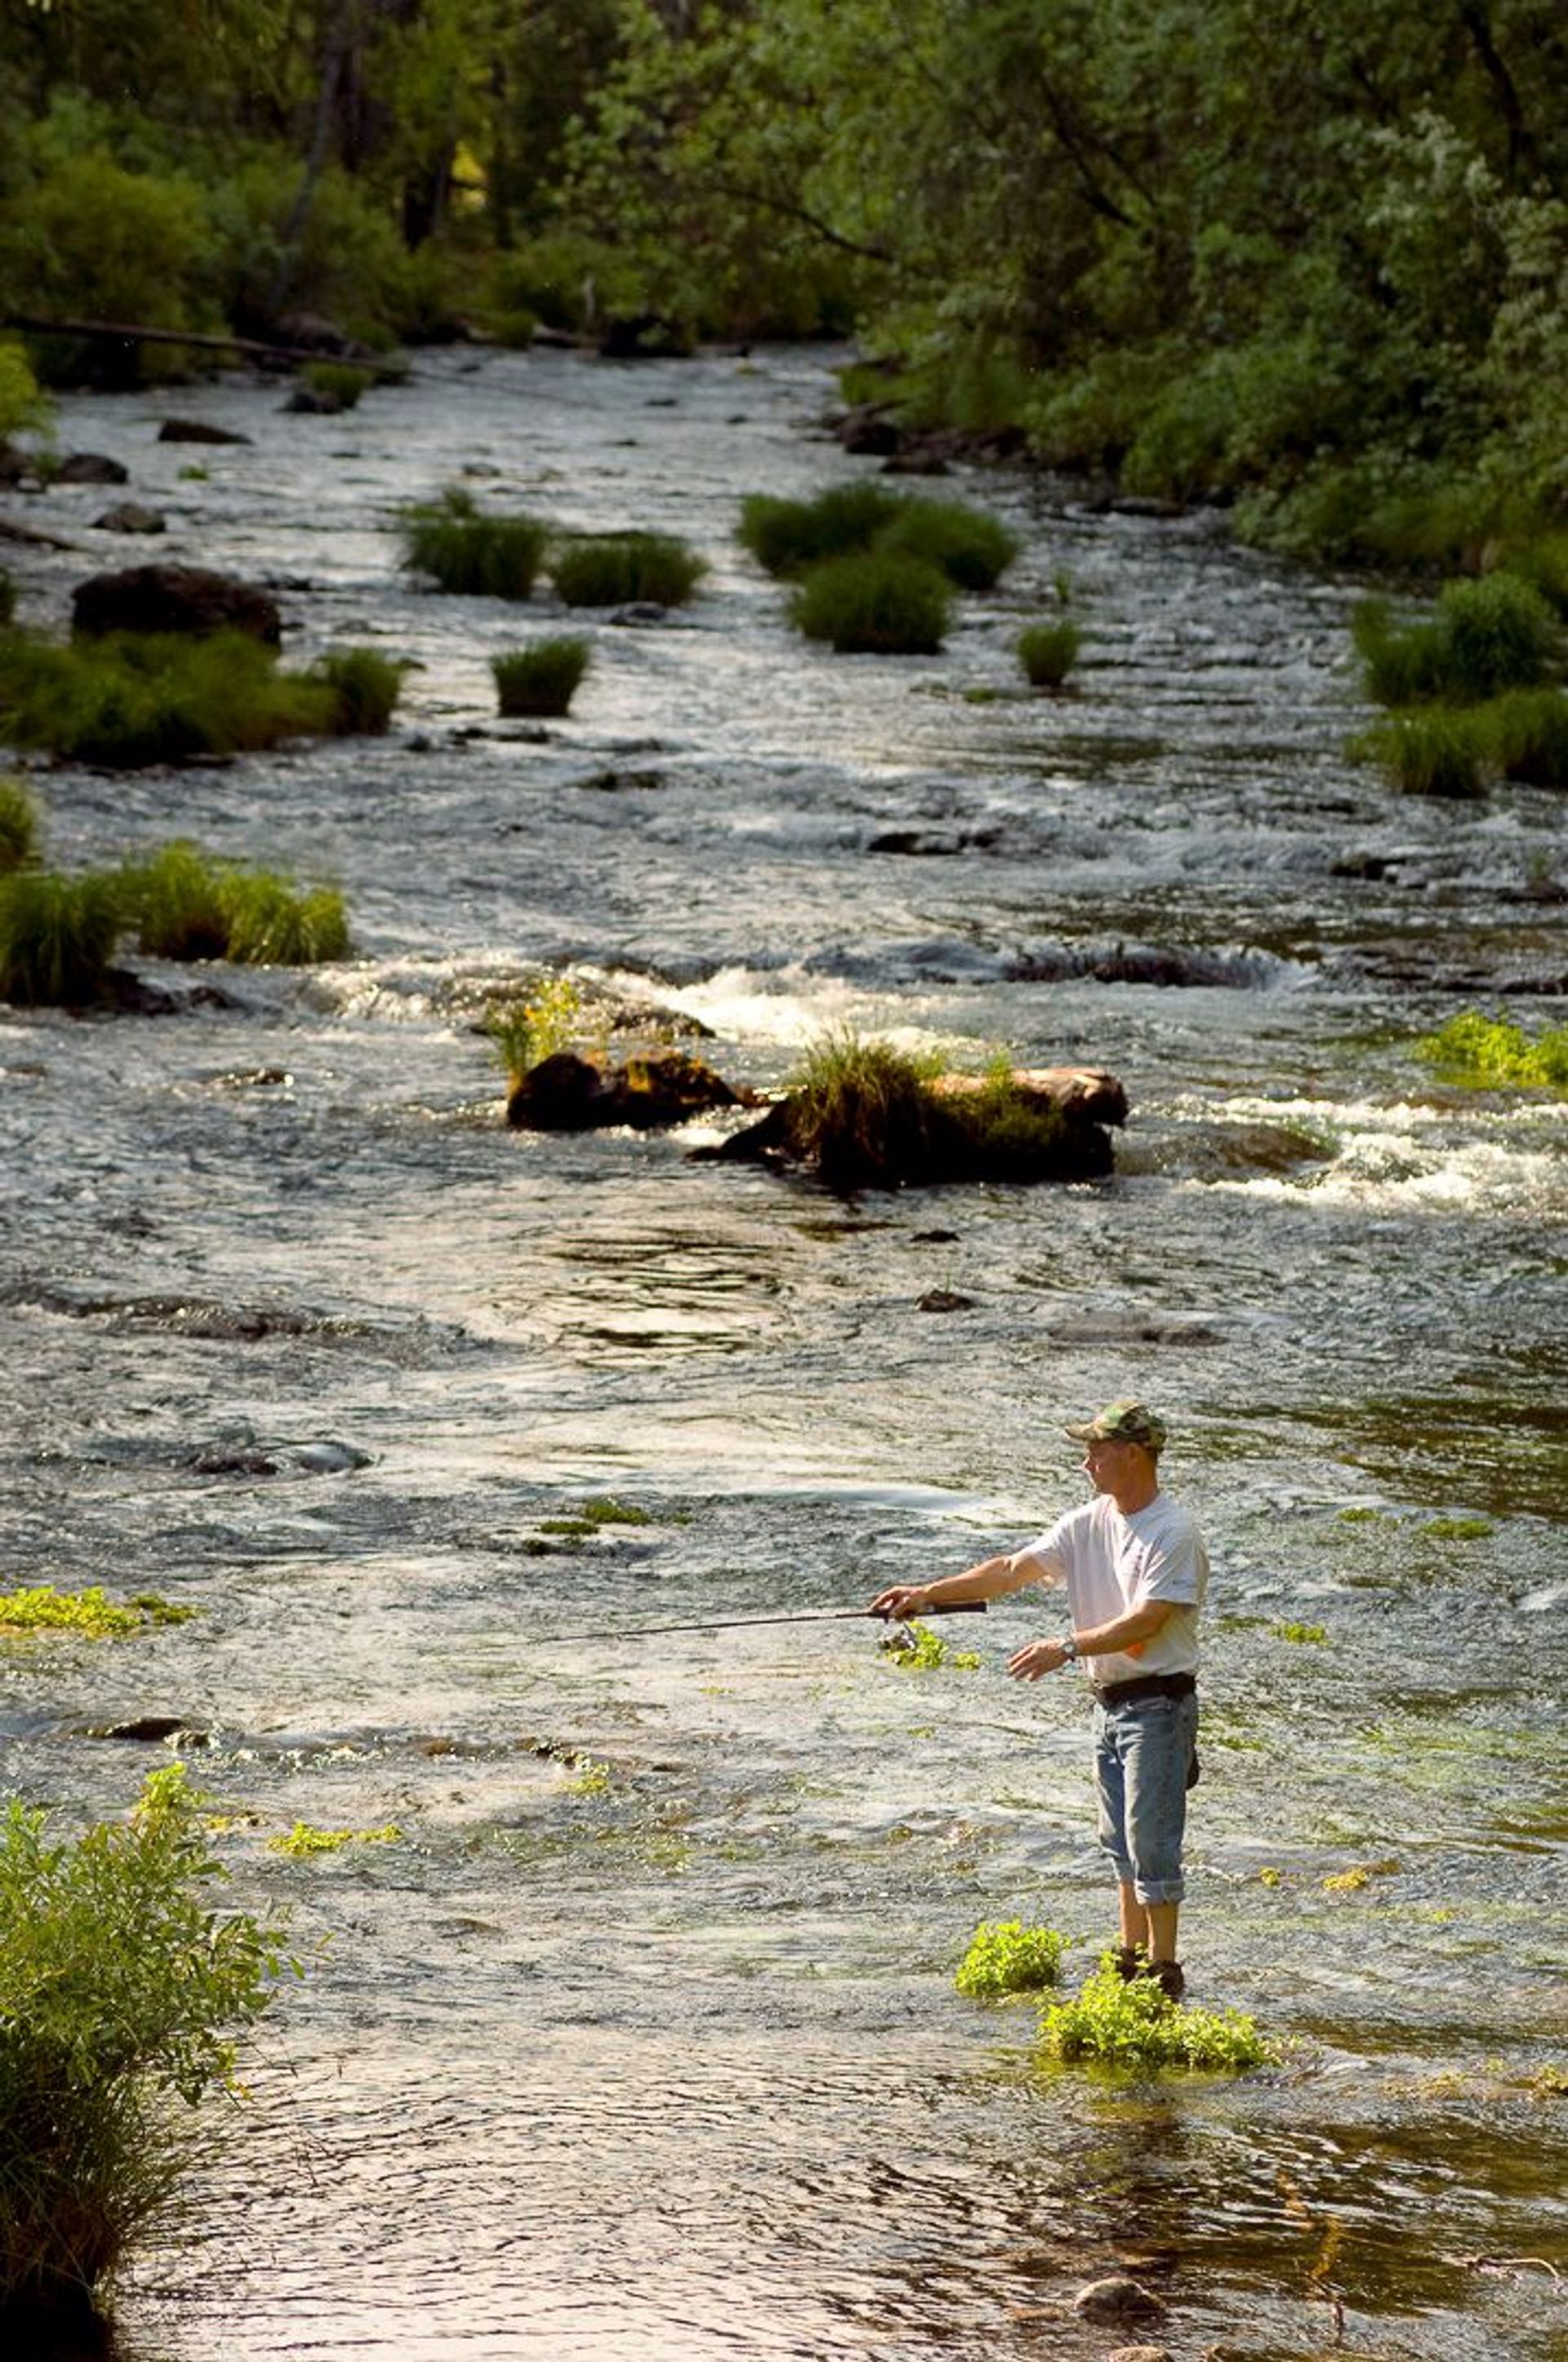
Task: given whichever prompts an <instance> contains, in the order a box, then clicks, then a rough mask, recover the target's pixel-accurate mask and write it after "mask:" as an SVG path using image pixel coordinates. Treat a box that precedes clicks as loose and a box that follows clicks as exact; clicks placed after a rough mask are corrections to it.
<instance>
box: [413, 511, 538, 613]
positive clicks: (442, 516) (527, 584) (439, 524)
mask: <svg viewBox="0 0 1568 2362" xmlns="http://www.w3.org/2000/svg"><path fill="white" fill-rule="evenodd" d="M548 541H549V534H548V530H547V527H546V526H544V525H543V524H540V523H539V522H538V520H537V519H536V518H535V517H529V516H509V517H500V516H481V515H480V512H479V509H478V506H477V504H476V503H475V502H474V499H473V497H472V495H471V494H470V493H469V492H465V491H460V490H458V489H456V488H454V489H451V490H448V491H445V492H443V494H442V495H441V498H440V499H439V500H438V501H435V502H421V503H418V504H416V505H415V506H414V507H412V508H409V509H406V510H405V511H404V512H403V546H404V553H405V555H404V564H405V565H406V566H408V567H409V568H410V569H411V570H412V571H413V572H414V573H418V574H428V575H429V576H430V577H431V579H432V580H433V581H434V582H435V584H436V588H437V590H446V591H450V592H453V593H455V594H458V595H460V596H466V597H470V598H491V599H526V598H527V596H528V594H529V592H530V591H531V590H533V588H534V584H535V582H536V579H537V578H538V573H539V568H540V567H541V565H542V564H543V562H544V557H545V550H546V547H547V544H548Z"/></svg>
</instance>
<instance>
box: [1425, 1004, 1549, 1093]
mask: <svg viewBox="0 0 1568 2362" xmlns="http://www.w3.org/2000/svg"><path fill="white" fill-rule="evenodd" d="M1415 1046H1416V1054H1417V1055H1418V1056H1419V1057H1421V1058H1424V1059H1425V1060H1426V1062H1427V1064H1428V1065H1430V1066H1435V1067H1436V1068H1437V1070H1438V1072H1439V1073H1440V1074H1442V1075H1445V1076H1448V1077H1449V1078H1450V1079H1451V1080H1452V1081H1455V1082H1464V1083H1474V1084H1475V1085H1477V1086H1479V1087H1482V1088H1487V1087H1503V1088H1510V1087H1522V1088H1524V1089H1528V1090H1538V1089H1547V1090H1563V1089H1568V1026H1557V1027H1555V1028H1552V1029H1551V1030H1549V1031H1548V1032H1544V1033H1541V1034H1539V1035H1537V1037H1536V1038H1535V1039H1534V1040H1533V1041H1532V1040H1531V1039H1530V1037H1529V1034H1527V1033H1526V1032H1524V1030H1523V1028H1522V1027H1521V1026H1518V1025H1513V1024H1509V1023H1508V1022H1507V1021H1506V1020H1505V1019H1503V1018H1494V1017H1485V1016H1483V1015H1482V1013H1481V1011H1480V1010H1475V1009H1472V1010H1465V1011H1464V1012H1463V1014H1462V1015H1461V1016H1458V1017H1451V1018H1450V1019H1449V1021H1448V1022H1447V1024H1446V1025H1443V1026H1441V1027H1440V1028H1439V1030H1438V1031H1437V1032H1435V1033H1426V1034H1423V1035H1422V1036H1421V1038H1420V1040H1419V1042H1418V1043H1416V1045H1415Z"/></svg>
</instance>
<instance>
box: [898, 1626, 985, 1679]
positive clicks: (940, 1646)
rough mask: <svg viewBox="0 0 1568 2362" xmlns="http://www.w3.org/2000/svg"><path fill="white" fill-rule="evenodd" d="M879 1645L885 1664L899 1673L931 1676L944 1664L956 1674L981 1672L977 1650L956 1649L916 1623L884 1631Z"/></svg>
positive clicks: (927, 1627)
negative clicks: (884, 1657) (927, 1674)
mask: <svg viewBox="0 0 1568 2362" xmlns="http://www.w3.org/2000/svg"><path fill="white" fill-rule="evenodd" d="M878 1645H879V1646H880V1648H881V1650H882V1652H883V1654H884V1655H885V1656H886V1658H887V1660H888V1662H889V1664H890V1665H893V1666H895V1667H896V1668H897V1670H898V1671H899V1672H900V1673H932V1672H935V1671H936V1669H937V1667H938V1666H939V1665H946V1666H948V1667H949V1668H950V1669H951V1670H952V1671H953V1672H957V1673H974V1672H978V1671H979V1669H980V1664H981V1659H980V1657H979V1654H978V1653H977V1650H974V1649H955V1648H953V1647H952V1646H951V1645H950V1643H949V1642H947V1641H946V1640H944V1639H943V1637H942V1635H941V1633H940V1632H933V1630H932V1628H931V1627H930V1625H929V1624H922V1623H920V1622H918V1621H915V1622H911V1623H908V1624H900V1625H898V1626H896V1627H895V1628H894V1629H893V1630H892V1631H890V1632H885V1633H884V1634H883V1636H882V1639H881V1641H880V1643H879V1644H878Z"/></svg>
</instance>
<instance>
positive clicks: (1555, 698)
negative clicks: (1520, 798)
mask: <svg viewBox="0 0 1568 2362" xmlns="http://www.w3.org/2000/svg"><path fill="white" fill-rule="evenodd" d="M1476 723H1477V727H1478V729H1479V730H1480V732H1481V734H1482V735H1483V737H1484V739H1485V743H1486V745H1487V748H1488V751H1489V753H1490V755H1491V757H1492V759H1493V761H1494V762H1495V763H1496V767H1497V768H1498V769H1499V770H1500V771H1501V773H1502V774H1503V777H1504V778H1506V779H1518V781H1519V782H1520V783H1521V785H1523V786H1525V787H1530V788H1568V696H1565V695H1564V694H1563V692H1562V690H1560V689H1516V690H1510V691H1509V692H1508V693H1507V696H1504V697H1498V698H1495V699H1494V700H1493V701H1492V702H1491V703H1490V704H1489V705H1486V706H1485V707H1483V708H1482V709H1481V712H1479V713H1478V715H1477V717H1476Z"/></svg>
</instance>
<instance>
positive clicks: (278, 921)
mask: <svg viewBox="0 0 1568 2362" xmlns="http://www.w3.org/2000/svg"><path fill="white" fill-rule="evenodd" d="M120 890H121V898H122V904H123V908H124V910H125V911H126V912H127V915H128V917H129V918H130V921H131V922H132V923H133V924H134V926H135V927H136V930H137V948H138V951H140V952H143V953H145V954H146V955H147V956H148V957H149V959H171V960H204V959H226V960H233V961H235V962H236V963H237V964H238V965H240V966H275V967H310V966H316V965H317V964H318V963H320V962H321V961H323V960H334V959H342V958H344V957H345V956H346V955H347V954H348V948H349V942H348V919H347V917H346V915H345V912H344V908H343V898H342V896H341V894H339V893H337V892H336V891H335V890H334V889H331V888H328V887H315V888H313V889H310V890H308V891H307V892H304V893H301V892H299V891H298V890H297V889H296V888H295V887H294V886H293V883H292V881H291V880H290V879H288V878H286V877H280V876H278V875H276V874H275V873H273V872H272V871H271V870H249V869H242V868H238V867H237V866H233V865H231V864H229V863H226V862H215V861H211V860H209V859H208V858H207V856H206V855H205V854H204V853H201V852H200V851H198V849H197V848H196V846H194V845H193V844H186V843H185V842H184V841H183V840H180V839H177V840H176V841H175V842H174V843H173V844H166V845H164V846H163V847H162V848H161V849H160V851H159V852H157V853H155V854H153V855H150V856H149V858H148V859H147V860H145V861H141V862H135V863H127V866H126V867H125V868H124V870H123V871H122V872H121V889H120Z"/></svg>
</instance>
